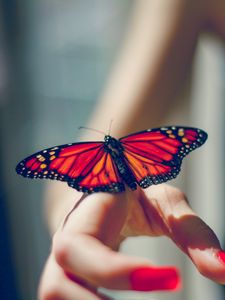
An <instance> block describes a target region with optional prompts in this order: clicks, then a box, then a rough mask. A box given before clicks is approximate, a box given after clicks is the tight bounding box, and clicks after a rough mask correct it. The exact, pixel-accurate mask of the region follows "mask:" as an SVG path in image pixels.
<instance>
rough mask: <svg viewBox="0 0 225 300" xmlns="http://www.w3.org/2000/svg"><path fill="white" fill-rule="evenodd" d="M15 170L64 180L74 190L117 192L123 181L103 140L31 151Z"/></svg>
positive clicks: (33, 176) (21, 173) (23, 173)
mask: <svg viewBox="0 0 225 300" xmlns="http://www.w3.org/2000/svg"><path fill="white" fill-rule="evenodd" d="M16 171H17V173H18V174H20V175H22V176H24V177H28V178H49V179H57V180H62V181H66V182H67V184H68V185H69V186H71V187H73V188H75V189H77V190H78V191H82V192H86V193H92V192H98V191H104V192H121V191H123V190H124V184H123V182H122V179H121V178H120V176H119V174H118V171H117V168H116V166H115V164H114V162H113V160H112V158H111V156H110V154H109V153H107V152H105V151H104V143H103V142H86V143H74V144H67V145H61V146H57V147H53V148H49V149H45V150H43V151H40V152H38V153H35V154H33V155H31V156H29V157H28V158H26V159H24V160H23V161H21V162H20V163H19V164H18V165H17V167H16Z"/></svg>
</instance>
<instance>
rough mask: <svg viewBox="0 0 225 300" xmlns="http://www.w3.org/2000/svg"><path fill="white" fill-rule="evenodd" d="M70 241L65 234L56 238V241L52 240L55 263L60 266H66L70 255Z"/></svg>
mask: <svg viewBox="0 0 225 300" xmlns="http://www.w3.org/2000/svg"><path fill="white" fill-rule="evenodd" d="M70 248H71V241H70V238H69V237H67V236H61V237H60V238H57V242H56V241H54V242H53V249H52V251H53V253H54V256H55V259H56V261H57V263H58V264H59V265H60V266H62V267H63V266H66V265H67V263H68V260H69V257H70Z"/></svg>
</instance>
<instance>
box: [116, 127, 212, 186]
mask: <svg viewBox="0 0 225 300" xmlns="http://www.w3.org/2000/svg"><path fill="white" fill-rule="evenodd" d="M206 139H207V133H206V132H204V131H203V130H200V129H197V128H190V127H175V126H171V127H162V128H154V129H150V130H146V131H141V132H138V133H135V134H131V135H128V136H126V137H123V138H121V139H120V142H121V144H122V146H123V148H124V156H125V159H126V163H127V165H128V166H129V168H130V170H131V171H132V173H133V174H134V176H135V178H136V180H137V183H138V184H139V185H140V186H141V187H142V188H146V187H148V186H150V185H152V184H158V183H161V182H165V181H168V180H170V179H173V178H175V177H176V176H177V175H178V173H179V171H180V167H181V162H182V159H183V158H184V157H185V156H186V155H187V154H188V153H190V152H191V151H192V150H194V149H196V148H197V147H200V146H201V145H202V144H203V143H204V142H205V141H206Z"/></svg>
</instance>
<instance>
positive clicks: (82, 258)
mask: <svg viewBox="0 0 225 300" xmlns="http://www.w3.org/2000/svg"><path fill="white" fill-rule="evenodd" d="M53 253H54V255H55V257H56V260H57V262H58V263H59V265H60V266H61V267H62V268H63V269H64V270H65V271H66V272H69V273H70V274H74V275H75V276H77V277H78V278H81V279H83V280H85V281H87V282H89V283H90V284H92V285H94V286H96V287H99V286H101V287H104V288H109V289H120V290H139V291H140V290H141V291H143V290H146V291H152V290H175V289H177V288H178V287H179V285H180V277H179V274H178V272H177V270H176V269H175V268H174V267H161V268H157V267H154V266H152V265H151V264H150V263H149V261H148V260H146V259H143V258H137V257H129V256H126V255H124V254H121V253H117V252H114V251H112V250H111V249H110V248H108V247H107V246H105V245H103V244H102V243H101V242H100V241H99V240H97V239H96V238H94V237H92V236H89V235H86V234H76V235H73V236H70V235H69V234H67V235H65V234H63V235H58V236H57V237H55V240H54V244H53Z"/></svg>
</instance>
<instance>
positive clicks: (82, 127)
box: [78, 126, 106, 135]
mask: <svg viewBox="0 0 225 300" xmlns="http://www.w3.org/2000/svg"><path fill="white" fill-rule="evenodd" d="M78 129H86V130H91V131H95V132H98V133H101V134H104V135H106V133H105V132H103V131H101V130H98V129H94V128H90V127H85V126H80V127H78Z"/></svg>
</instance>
